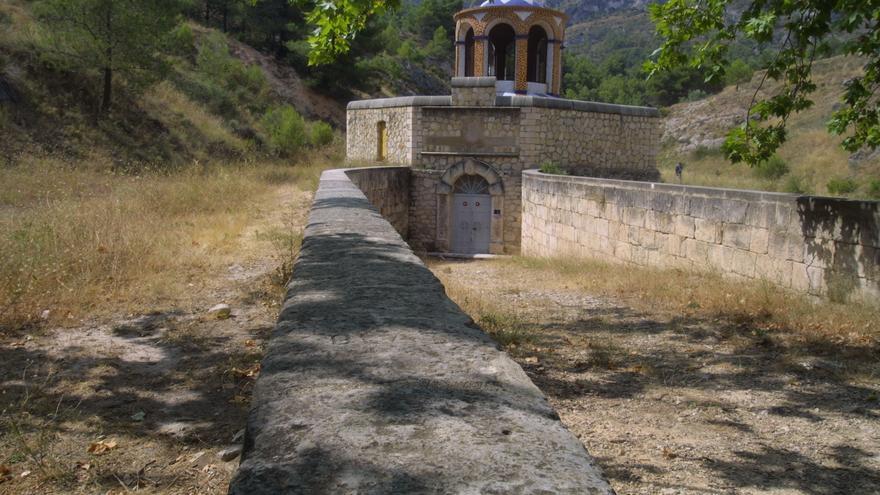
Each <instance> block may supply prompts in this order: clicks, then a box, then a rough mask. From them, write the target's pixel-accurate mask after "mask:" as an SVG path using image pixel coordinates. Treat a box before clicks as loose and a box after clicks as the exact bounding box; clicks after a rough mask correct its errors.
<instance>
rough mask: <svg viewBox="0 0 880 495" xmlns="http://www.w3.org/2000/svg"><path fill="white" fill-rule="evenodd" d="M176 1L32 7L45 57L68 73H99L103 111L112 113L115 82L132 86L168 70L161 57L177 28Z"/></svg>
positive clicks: (48, 1) (105, 0)
mask: <svg viewBox="0 0 880 495" xmlns="http://www.w3.org/2000/svg"><path fill="white" fill-rule="evenodd" d="M180 8H181V5H180V1H179V0H43V1H41V2H38V3H37V4H36V5H35V11H36V13H37V15H38V17H39V19H40V21H41V25H42V26H43V29H42V33H41V34H42V39H43V40H44V41H45V42H46V44H47V45H48V47H49V53H50V55H52V56H53V58H54V59H55V60H56V61H57V62H58V63H61V64H64V65H67V66H69V67H70V68H72V69H78V70H93V71H98V72H100V74H101V76H102V80H103V89H102V98H101V110H102V111H103V112H107V111H108V110H109V109H110V106H111V102H112V94H113V77H114V75H115V74H116V73H118V72H122V73H125V75H126V80H127V81H129V82H130V83H132V84H134V85H135V86H138V85H140V86H143V85H145V84H147V83H149V82H151V81H154V80H156V79H158V77H157V76H161V74H162V73H164V71H165V69H166V65H165V61H164V59H163V58H162V57H161V56H159V53H160V51H161V50H162V49H163V48H164V43H165V42H166V40H167V35H168V34H169V33H170V32H171V30H172V29H173V28H174V27H175V26H176V25H177V16H178V14H179V12H180Z"/></svg>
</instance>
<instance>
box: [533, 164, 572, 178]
mask: <svg viewBox="0 0 880 495" xmlns="http://www.w3.org/2000/svg"><path fill="white" fill-rule="evenodd" d="M538 170H539V171H540V172H541V173H544V174H554V175H568V172H566V171H565V169H563V168H562V167H560V166H559V165H557V164H555V163H553V162H544V163H542V164H541V166H540V167H538Z"/></svg>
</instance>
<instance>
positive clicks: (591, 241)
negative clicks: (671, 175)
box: [522, 170, 880, 300]
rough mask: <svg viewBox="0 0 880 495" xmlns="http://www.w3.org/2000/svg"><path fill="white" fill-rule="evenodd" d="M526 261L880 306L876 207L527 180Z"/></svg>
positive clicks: (533, 175)
mask: <svg viewBox="0 0 880 495" xmlns="http://www.w3.org/2000/svg"><path fill="white" fill-rule="evenodd" d="M522 194H523V216H522V222H523V225H522V231H523V237H522V252H523V254H525V255H531V256H582V257H592V258H600V259H605V260H610V261H618V262H625V263H632V264H636V265H642V266H650V267H658V268H683V269H697V270H707V271H715V272H720V273H722V274H724V275H727V276H729V277H734V278H742V279H764V280H767V281H769V282H772V283H773V284H776V285H779V286H781V287H785V288H788V289H793V290H795V291H799V292H806V293H809V294H814V295H822V296H829V297H831V298H832V299H836V300H844V299H847V298H852V297H858V298H867V299H874V300H877V299H878V298H880V203H878V202H876V201H851V200H845V199H838V198H824V197H810V196H797V195H792V194H780V193H767V192H757V191H741V190H730V189H716V188H707V187H692V186H681V185H675V184H657V183H650V182H633V181H623V180H611V179H595V178H588V177H569V176H559V175H547V174H542V173H540V172H538V171H535V170H527V171H525V172H524V173H523V192H522Z"/></svg>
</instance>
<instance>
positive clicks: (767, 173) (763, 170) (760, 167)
mask: <svg viewBox="0 0 880 495" xmlns="http://www.w3.org/2000/svg"><path fill="white" fill-rule="evenodd" d="M753 170H754V173H755V175H757V176H758V177H760V178H762V179H770V180H776V179H779V178H781V177H782V176H783V175H785V174H787V173H788V172H789V168H788V164H787V163H785V160H783V159H782V158H779V156H777V155H773V156H771V157H770V159H769V160H765V161H763V162H761V163H759V164H757V165H755V168H754V169H753Z"/></svg>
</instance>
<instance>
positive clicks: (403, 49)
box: [397, 40, 425, 62]
mask: <svg viewBox="0 0 880 495" xmlns="http://www.w3.org/2000/svg"><path fill="white" fill-rule="evenodd" d="M397 56H398V57H400V58H402V59H403V60H409V61H410V62H421V61H422V60H423V59H424V58H425V54H424V53H422V51H421V50H419V48H418V47H417V46H416V45H415V43H413V42H412V41H410V40H406V41H404V42H403V43H402V44H401V45H400V47H398V48H397Z"/></svg>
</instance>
